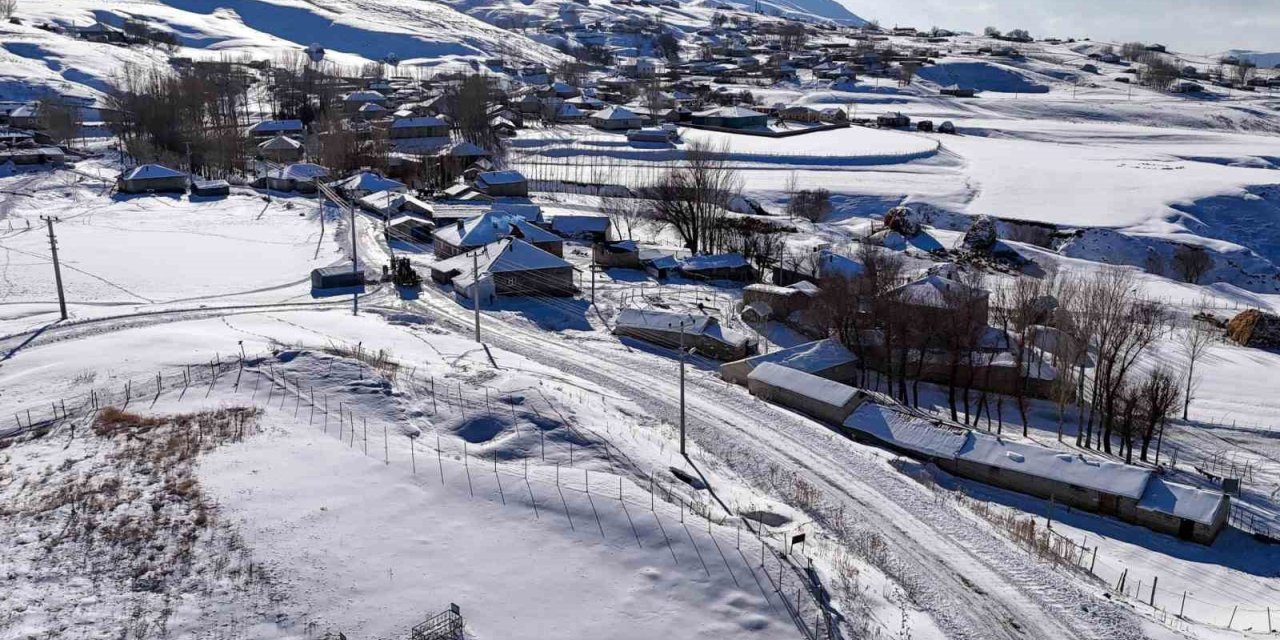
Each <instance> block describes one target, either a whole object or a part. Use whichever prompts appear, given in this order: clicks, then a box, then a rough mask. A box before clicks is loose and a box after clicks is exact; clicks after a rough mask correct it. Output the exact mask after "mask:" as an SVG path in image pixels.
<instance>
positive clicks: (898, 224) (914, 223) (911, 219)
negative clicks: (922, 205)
mask: <svg viewBox="0 0 1280 640" xmlns="http://www.w3.org/2000/svg"><path fill="white" fill-rule="evenodd" d="M884 226H886V227H889V229H890V230H892V231H897V232H898V233H900V234H902V235H904V236H906V237H908V238H912V237H915V235H916V234H918V233H920V231H921V229H922V228H923V226H924V225H923V224H922V221H921V220H920V214H918V213H916V212H915V211H912V210H911V209H908V208H907V207H894V208H892V209H890V210H889V213H886V214H885V215H884Z"/></svg>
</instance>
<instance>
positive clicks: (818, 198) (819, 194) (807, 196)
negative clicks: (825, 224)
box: [787, 188, 831, 222]
mask: <svg viewBox="0 0 1280 640" xmlns="http://www.w3.org/2000/svg"><path fill="white" fill-rule="evenodd" d="M828 213H831V192H830V191H828V190H826V189H821V188H818V189H801V190H799V191H794V192H792V193H791V197H790V198H788V199H787V215H788V216H790V217H792V218H802V219H804V220H808V221H809V222H820V221H821V220H822V219H823V218H824V217H826V215H827V214H828Z"/></svg>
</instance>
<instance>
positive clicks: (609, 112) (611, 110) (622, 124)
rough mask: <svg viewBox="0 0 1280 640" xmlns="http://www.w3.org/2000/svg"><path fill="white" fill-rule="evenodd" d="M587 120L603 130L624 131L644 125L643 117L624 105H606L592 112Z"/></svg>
mask: <svg viewBox="0 0 1280 640" xmlns="http://www.w3.org/2000/svg"><path fill="white" fill-rule="evenodd" d="M588 122H590V123H591V126H593V127H595V128H597V129H604V130H605V131H617V130H622V131H626V130H627V129H638V128H640V127H641V126H643V125H644V119H643V118H641V117H640V116H638V115H636V114H635V113H632V112H631V110H629V109H627V108H626V107H606V108H604V109H601V110H600V111H597V112H595V113H593V114H592V115H591V117H590V118H589V119H588Z"/></svg>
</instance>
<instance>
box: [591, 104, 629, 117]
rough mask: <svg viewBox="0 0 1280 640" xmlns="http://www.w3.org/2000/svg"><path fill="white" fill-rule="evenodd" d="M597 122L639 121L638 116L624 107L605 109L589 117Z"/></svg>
mask: <svg viewBox="0 0 1280 640" xmlns="http://www.w3.org/2000/svg"><path fill="white" fill-rule="evenodd" d="M591 117H592V118H595V119H598V120H639V119H640V116H638V115H636V114H635V113H634V112H632V111H631V110H630V109H628V108H626V107H605V108H604V109H601V110H600V111H597V112H595V114H593V115H592V116H591Z"/></svg>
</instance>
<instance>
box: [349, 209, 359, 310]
mask: <svg viewBox="0 0 1280 640" xmlns="http://www.w3.org/2000/svg"><path fill="white" fill-rule="evenodd" d="M347 208H348V209H350V210H351V273H358V272H359V271H360V260H359V255H358V252H359V249H357V248H356V207H355V205H353V204H350V203H348V204H347ZM351 315H353V316H358V315H360V292H359V291H356V292H354V293H352V294H351Z"/></svg>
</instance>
